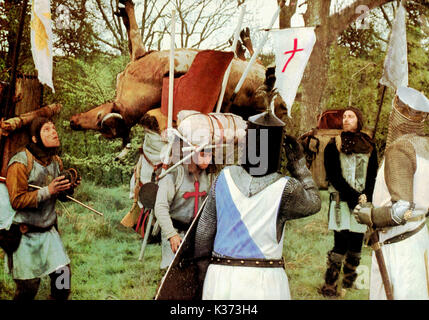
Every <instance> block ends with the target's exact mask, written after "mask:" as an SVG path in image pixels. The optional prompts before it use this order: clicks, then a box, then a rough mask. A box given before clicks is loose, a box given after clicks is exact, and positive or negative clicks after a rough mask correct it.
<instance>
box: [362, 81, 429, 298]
mask: <svg viewBox="0 0 429 320" xmlns="http://www.w3.org/2000/svg"><path fill="white" fill-rule="evenodd" d="M428 113H429V100H428V99H427V98H426V97H425V96H424V95H423V94H422V93H421V92H419V91H417V90H415V89H412V88H409V87H399V88H398V89H397V91H396V96H395V98H394V100H393V108H392V111H391V113H390V117H389V129H388V135H387V144H386V150H385V153H384V161H383V163H382V164H381V167H380V170H379V171H378V174H377V180H376V184H375V189H374V194H373V199H372V203H369V202H368V203H365V204H361V205H359V206H357V207H356V208H355V212H354V214H355V215H356V217H357V219H358V220H359V221H360V222H361V223H364V224H366V225H368V226H370V227H371V228H373V229H375V230H376V232H378V237H379V245H380V247H381V251H382V253H383V256H384V261H385V265H386V269H387V274H388V277H389V281H390V283H391V291H392V293H393V294H392V295H393V299H428V298H429V294H428V290H429V264H428V251H429V236H428V230H427V227H426V214H427V212H428V208H429V197H428V194H429V193H428V190H429V188H428V181H427V179H428V173H429V137H427V136H425V134H424V121H425V120H426V119H427V116H428ZM384 289H385V288H384V284H383V281H382V277H381V273H380V268H379V266H378V264H377V261H376V257H375V254H374V253H373V258H372V268H371V283H370V299H376V300H378V299H386V293H385V290H384Z"/></svg>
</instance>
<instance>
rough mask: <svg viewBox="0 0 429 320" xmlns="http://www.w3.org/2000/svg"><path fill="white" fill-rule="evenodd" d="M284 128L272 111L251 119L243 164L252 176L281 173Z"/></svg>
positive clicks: (283, 124)
mask: <svg viewBox="0 0 429 320" xmlns="http://www.w3.org/2000/svg"><path fill="white" fill-rule="evenodd" d="M284 126H285V123H284V122H283V121H281V120H280V119H279V118H278V117H277V116H276V115H275V114H273V112H272V111H271V110H267V111H265V112H263V113H260V114H257V115H254V116H252V117H249V119H248V125H247V135H246V146H245V147H246V148H245V149H246V150H245V151H244V152H243V154H242V158H241V161H242V162H241V163H242V166H243V168H244V169H245V170H246V171H247V172H248V173H249V174H250V175H252V176H264V175H268V174H270V173H273V172H277V171H279V169H280V162H281V150H282V144H283V136H284V134H283V128H284Z"/></svg>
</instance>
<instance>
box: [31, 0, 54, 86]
mask: <svg viewBox="0 0 429 320" xmlns="http://www.w3.org/2000/svg"><path fill="white" fill-rule="evenodd" d="M31 52H32V54H33V60H34V65H35V67H36V69H37V73H38V78H39V81H40V82H41V83H43V84H46V85H47V86H49V87H51V89H52V91H53V92H55V90H54V84H53V82H52V20H51V1H50V0H33V4H32V7H31Z"/></svg>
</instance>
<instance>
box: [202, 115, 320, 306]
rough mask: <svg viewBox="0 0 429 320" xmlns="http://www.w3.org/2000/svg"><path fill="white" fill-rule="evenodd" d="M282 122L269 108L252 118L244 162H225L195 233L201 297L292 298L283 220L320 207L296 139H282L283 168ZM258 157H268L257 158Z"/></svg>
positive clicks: (213, 185) (211, 190) (304, 214)
mask: <svg viewBox="0 0 429 320" xmlns="http://www.w3.org/2000/svg"><path fill="white" fill-rule="evenodd" d="M283 127H284V123H283V122H282V121H280V120H279V119H278V118H277V117H276V116H275V115H273V114H272V113H271V112H270V111H267V112H264V113H262V114H258V115H255V116H253V117H250V118H249V120H248V134H247V138H246V141H247V142H246V152H243V158H242V162H241V163H242V165H241V166H238V165H234V166H228V167H225V168H224V169H223V170H222V171H221V173H220V174H219V176H218V177H217V179H216V181H215V182H214V183H213V184H212V187H211V189H210V192H209V195H208V199H207V203H206V206H205V207H204V210H203V212H202V213H201V216H200V219H199V220H198V225H197V230H196V236H195V248H194V250H195V251H194V256H195V259H196V260H197V261H198V262H197V265H198V277H199V283H200V287H199V294H200V295H201V297H202V299H208V300H212V299H216V300H217V299H290V298H291V296H290V291H289V284H288V278H287V275H286V273H285V270H284V261H283V257H282V250H283V238H284V225H285V222H286V221H287V220H290V219H298V218H303V217H306V216H309V215H312V214H314V213H316V212H318V211H319V210H320V195H319V191H318V188H317V186H316V184H315V182H314V181H313V178H312V176H311V173H310V171H309V170H308V169H307V167H306V162H305V158H304V154H303V150H302V147H301V145H300V144H298V143H297V142H296V140H295V139H294V138H293V137H291V136H287V138H286V139H284V145H285V148H286V154H287V158H288V164H287V168H288V170H289V172H290V173H291V176H284V175H282V174H280V173H279V172H278V170H279V166H280V160H279V158H280V157H279V155H280V152H281V149H282V144H283V129H284V128H283ZM263 148H266V149H263ZM255 149H256V151H255ZM257 154H260V155H261V156H262V158H265V159H260V161H259V162H258V161H255V155H257Z"/></svg>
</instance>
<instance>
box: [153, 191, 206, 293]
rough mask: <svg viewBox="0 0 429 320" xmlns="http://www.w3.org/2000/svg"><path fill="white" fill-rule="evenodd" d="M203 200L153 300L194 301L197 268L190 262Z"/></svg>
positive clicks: (196, 286)
mask: <svg viewBox="0 0 429 320" xmlns="http://www.w3.org/2000/svg"><path fill="white" fill-rule="evenodd" d="M206 201H207V198H206V199H205V200H204V202H203V204H202V205H201V207H200V209H199V210H198V213H197V216H196V217H195V219H194V221H193V222H192V224H191V226H190V227H189V230H188V232H187V233H186V235H185V237H184V238H183V241H182V243H181V244H180V247H179V249H178V250H177V252H176V255H175V257H174V259H173V261H172V262H171V264H170V266H169V267H168V269H167V273H166V274H165V276H164V277H163V279H162V280H161V283H160V285H159V288H158V292H157V293H156V296H155V300H196V299H197V289H198V285H199V284H198V268H197V265H196V263H195V262H194V261H193V260H192V258H193V254H194V244H195V233H196V230H197V224H198V220H199V218H200V214H201V212H202V210H203V208H204V206H205V204H206Z"/></svg>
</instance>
